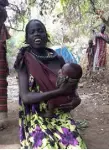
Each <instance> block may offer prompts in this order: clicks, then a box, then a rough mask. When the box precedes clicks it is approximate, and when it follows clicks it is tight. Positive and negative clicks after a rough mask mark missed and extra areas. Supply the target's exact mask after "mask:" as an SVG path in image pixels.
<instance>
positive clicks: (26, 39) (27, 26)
mask: <svg viewBox="0 0 109 150" xmlns="http://www.w3.org/2000/svg"><path fill="white" fill-rule="evenodd" d="M31 22H39V23H40V24H41V25H42V26H43V28H44V30H45V32H46V34H47V31H46V28H45V25H44V24H43V23H42V22H41V21H40V20H38V19H32V20H30V21H29V22H28V24H27V25H26V28H25V32H26V33H25V43H27V44H28V28H29V25H30V24H31ZM48 41H49V39H48V34H47V42H48Z"/></svg>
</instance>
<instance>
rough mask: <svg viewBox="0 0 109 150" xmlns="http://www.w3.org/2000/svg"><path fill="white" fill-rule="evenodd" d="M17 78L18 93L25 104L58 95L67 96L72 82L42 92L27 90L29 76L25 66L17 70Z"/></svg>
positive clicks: (70, 90)
mask: <svg viewBox="0 0 109 150" xmlns="http://www.w3.org/2000/svg"><path fill="white" fill-rule="evenodd" d="M18 78H19V93H20V97H21V98H22V100H23V102H24V103H25V104H32V103H38V102H40V101H48V100H50V99H52V98H57V97H58V96H64V95H65V96H67V95H69V94H70V93H72V84H66V85H64V86H63V87H61V88H58V89H56V90H53V91H48V92H44V93H38V92H30V91H29V77H28V73H27V69H26V67H25V66H24V67H22V68H21V69H20V71H19V72H18Z"/></svg>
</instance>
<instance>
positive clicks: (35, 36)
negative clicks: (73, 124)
mask: <svg viewBox="0 0 109 150" xmlns="http://www.w3.org/2000/svg"><path fill="white" fill-rule="evenodd" d="M27 32H28V33H27V41H28V44H30V45H31V46H32V47H33V48H42V47H45V46H46V43H47V33H46V31H45V28H44V26H43V25H42V24H41V23H40V22H38V21H32V22H31V23H30V24H29V27H28V31H27Z"/></svg>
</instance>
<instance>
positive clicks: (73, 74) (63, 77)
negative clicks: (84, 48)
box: [56, 63, 82, 87]
mask: <svg viewBox="0 0 109 150" xmlns="http://www.w3.org/2000/svg"><path fill="white" fill-rule="evenodd" d="M81 77H82V68H81V66H80V65H78V64H75V63H66V64H65V65H64V66H63V67H62V68H61V69H60V70H59V72H58V79H57V83H56V84H57V87H60V85H61V84H62V83H64V82H72V83H74V82H75V83H78V82H79V79H80V78H81Z"/></svg>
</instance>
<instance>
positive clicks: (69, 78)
mask: <svg viewBox="0 0 109 150" xmlns="http://www.w3.org/2000/svg"><path fill="white" fill-rule="evenodd" d="M81 76H82V68H81V66H80V65H78V64H74V63H66V64H65V65H64V66H63V67H62V68H61V69H60V70H59V72H58V78H57V82H56V87H57V88H60V87H61V86H62V84H64V83H67V82H70V83H72V94H71V95H69V98H70V99H71V101H72V100H73V98H75V97H78V96H77V95H76V89H77V86H78V82H79V80H80V78H81ZM47 104H48V111H47V112H46V113H45V115H44V116H45V117H48V118H51V117H52V114H53V111H54V109H55V101H54V102H53V101H52V100H51V101H48V103H47ZM61 106H65V104H62V105H61Z"/></svg>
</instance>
